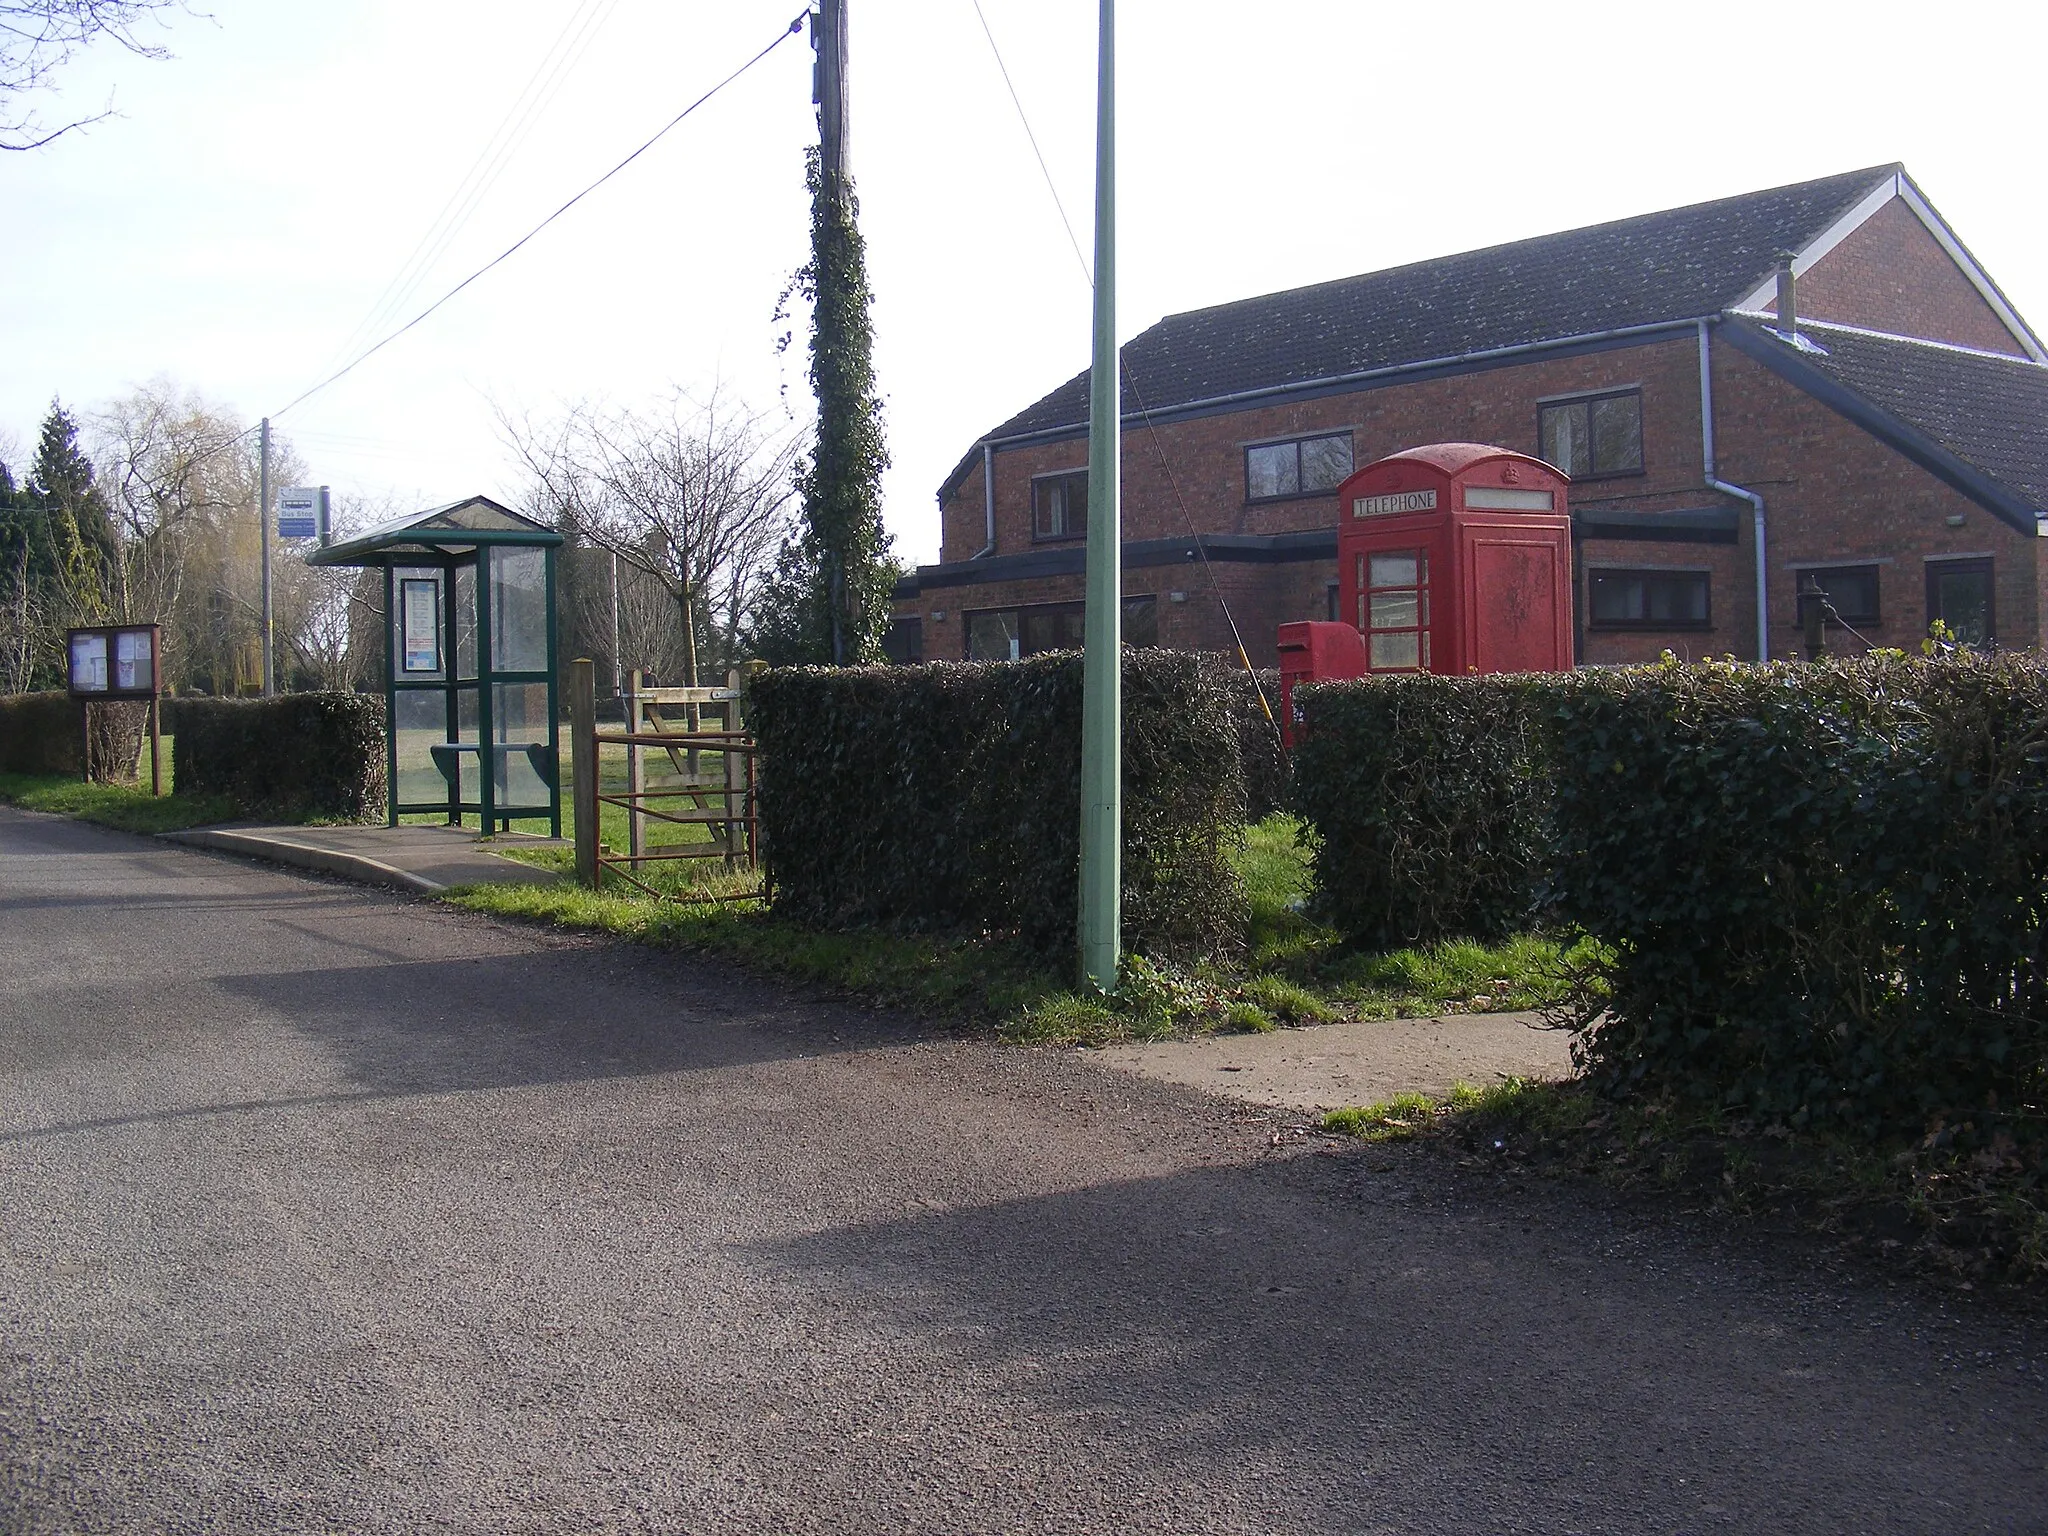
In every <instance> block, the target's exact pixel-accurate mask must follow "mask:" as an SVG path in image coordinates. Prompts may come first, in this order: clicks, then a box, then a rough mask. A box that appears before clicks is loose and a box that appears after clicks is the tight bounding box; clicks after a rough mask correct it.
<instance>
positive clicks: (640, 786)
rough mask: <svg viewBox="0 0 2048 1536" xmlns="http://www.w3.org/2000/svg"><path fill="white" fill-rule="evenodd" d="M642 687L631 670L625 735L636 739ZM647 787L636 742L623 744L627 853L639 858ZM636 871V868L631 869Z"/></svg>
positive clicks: (641, 726) (644, 766)
mask: <svg viewBox="0 0 2048 1536" xmlns="http://www.w3.org/2000/svg"><path fill="white" fill-rule="evenodd" d="M644 686H645V684H644V683H643V682H642V680H641V672H640V669H639V668H638V667H635V668H634V669H633V681H632V682H631V683H630V684H629V685H628V687H629V691H628V693H627V694H626V734H627V735H628V736H638V735H639V734H640V732H641V730H642V729H644V724H643V722H644V717H645V715H646V710H645V708H644V707H643V705H642V703H641V699H640V692H641V689H642V688H643V687H644ZM646 788H647V759H646V757H645V756H644V755H643V754H642V753H641V751H640V744H639V743H638V742H634V741H629V742H627V743H626V794H627V795H628V797H629V798H630V799H631V801H632V805H631V807H630V808H629V809H628V810H627V812H626V852H628V853H630V854H631V855H632V856H633V857H634V858H636V859H637V858H639V857H640V855H641V854H643V853H645V852H646V851H647V849H646V848H645V847H644V846H642V845H643V844H644V843H645V842H646V840H647V832H646V827H647V818H646V817H644V816H642V815H641V814H640V796H641V794H642V793H644V792H645V790H646ZM634 867H635V868H636V869H637V868H638V867H639V866H637V865H636V866H634Z"/></svg>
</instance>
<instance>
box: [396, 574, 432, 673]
mask: <svg viewBox="0 0 2048 1536" xmlns="http://www.w3.org/2000/svg"><path fill="white" fill-rule="evenodd" d="M399 588H400V592H399V609H400V612H401V614H402V615H403V618H404V638H405V658H404V665H405V670H406V671H408V672H438V671H440V670H441V584H440V583H439V582H438V581H402V582H400V583H399Z"/></svg>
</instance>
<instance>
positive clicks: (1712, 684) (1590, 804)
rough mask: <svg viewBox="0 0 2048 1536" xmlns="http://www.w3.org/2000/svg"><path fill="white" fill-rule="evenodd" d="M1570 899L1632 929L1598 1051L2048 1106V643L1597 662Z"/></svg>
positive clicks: (2019, 1108)
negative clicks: (2030, 652) (1768, 663)
mask: <svg viewBox="0 0 2048 1536" xmlns="http://www.w3.org/2000/svg"><path fill="white" fill-rule="evenodd" d="M1550 724H1551V729H1552V731H1553V732H1554V753H1555V761H1556V762H1557V763H1558V764H1559V766H1560V769H1561V771H1560V773H1559V775H1558V780H1557V797H1556V804H1555V812H1554V818H1555V827H1556V836H1557V867H1556V873H1555V876H1554V886H1553V890H1552V901H1553V906H1554V910H1555V911H1556V913H1557V914H1558V915H1559V916H1561V917H1563V918H1565V919H1567V920H1569V921H1571V922H1573V923H1576V924H1579V925H1581V926H1583V927H1584V928H1586V929H1587V930H1588V931H1590V932H1592V933H1594V934H1596V935H1598V936H1599V937H1600V938H1602V939H1604V940H1605V941H1606V942H1607V943H1608V944H1609V945H1610V946H1612V948H1613V950H1614V953H1615V959H1614V961H1613V963H1612V966H1611V968H1610V976H1609V980H1610V982H1611V985H1612V989H1613V990H1612V999H1611V1002H1610V1005H1609V1010H1610V1013H1609V1017H1608V1018H1607V1020H1606V1021H1605V1022H1604V1023H1602V1024H1601V1025H1600V1027H1599V1028H1597V1029H1596V1030H1594V1031H1593V1032H1592V1033H1591V1035H1590V1036H1589V1037H1588V1038H1587V1040H1586V1042H1585V1045H1584V1051H1585V1055H1586V1059H1587V1061H1588V1064H1589V1065H1590V1066H1591V1067H1592V1068H1593V1070H1594V1071H1595V1072H1597V1073H1599V1074H1601V1075H1602V1076H1604V1077H1606V1078H1608V1079H1609V1080H1610V1081H1613V1082H1615V1083H1618V1084H1621V1085H1636V1084H1640V1085H1645V1086H1648V1087H1651V1088H1653V1089H1657V1090H1662V1091H1670V1092H1676V1093H1679V1094H1683V1095H1686V1096H1689V1097H1695V1098H1708V1099H1712V1100H1716V1101H1718V1102H1719V1103H1721V1104H1722V1105H1724V1106H1727V1107H1729V1108H1731V1109H1734V1110H1737V1111H1740V1112H1741V1113H1744V1114H1747V1115H1753V1116H1757V1117H1761V1118H1766V1119H1783V1120H1785V1121H1788V1122H1790V1123H1793V1124H1809V1123H1832V1124H1836V1125H1840V1126H1843V1127H1844V1128H1850V1129H1858V1130H1864V1131H1876V1130H1879V1129H1884V1128H1890V1129H1893V1130H1896V1129H1898V1128H1899V1127H1901V1126H1911V1127H1915V1128H1918V1127H1922V1126H1926V1125H1928V1124H1930V1123H1932V1122H1942V1123H1943V1124H1945V1125H1946V1126H1947V1127H1948V1128H1950V1129H1951V1130H1960V1131H1961V1132H1963V1133H1964V1134H1965V1135H1966V1136H1972V1137H1975V1138H1976V1139H1979V1140H1988V1139H1989V1137H1990V1133H1991V1132H1992V1130H1993V1129H1994V1127H2004V1128H2011V1127H2014V1126H2018V1125H2023V1124H2024V1125H2031V1126H2032V1127H2034V1128H2035V1129H2037V1130H2038V1129H2041V1128H2044V1127H2048V1092H2044V1089H2048V1081H2044V1066H2048V970H2044V965H2048V667H2044V665H2043V663H2042V661H2041V659H2040V658H2038V657H2020V656H1997V657H1979V656H1973V655H1970V654H1968V653H1960V654H1957V655H1954V656H1949V657H1943V658H1941V659H1937V660H1920V659H1909V658H1906V657H1903V656H1899V655H1897V654H1896V653H1894V654H1892V655H1890V656H1878V657H1872V658H1869V659H1865V660H1859V661H1853V662H1830V663H1825V664H1822V665H1815V666H1805V665H1789V666H1788V665H1779V666H1773V667H1765V668H1758V667H1750V666H1738V665H1734V664H1729V663H1703V664H1696V665H1690V666H1680V665H1677V664H1675V663H1674V664H1670V665H1666V666H1661V667H1652V668H1638V669H1632V670H1630V671H1628V672H1624V673H1604V674H1589V675H1585V676H1582V677H1581V678H1579V679H1577V680H1576V681H1575V684H1574V686H1573V687H1572V688H1571V690H1570V692H1569V694H1568V696H1567V697H1566V699H1565V700H1564V701H1563V703H1562V705H1561V707H1558V708H1556V709H1554V711H1553V712H1552V720H1551V722H1550Z"/></svg>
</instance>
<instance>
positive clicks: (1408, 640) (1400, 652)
mask: <svg viewBox="0 0 2048 1536" xmlns="http://www.w3.org/2000/svg"><path fill="white" fill-rule="evenodd" d="M1420 641H1421V637H1420V636H1419V635H1417V634H1416V632H1415V631H1414V630H1412V629H1411V630H1408V631H1407V632H1405V633H1396V634H1391V635H1374V636H1373V637H1372V666H1373V670H1374V671H1380V672H1384V671H1392V670H1395V669H1397V668H1401V667H1417V666H1420V665H1421V664H1422V647H1421V644H1420Z"/></svg>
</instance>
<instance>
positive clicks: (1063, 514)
mask: <svg viewBox="0 0 2048 1536" xmlns="http://www.w3.org/2000/svg"><path fill="white" fill-rule="evenodd" d="M1087 532H1088V471H1087V470H1085V469H1076V470H1072V471H1069V472H1068V473H1066V474H1062V475H1040V476H1039V477H1038V478H1037V479H1036V480H1034V481H1032V482H1031V536H1032V537H1033V538H1034V539H1078V538H1083V537H1085V536H1086V535H1087Z"/></svg>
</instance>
